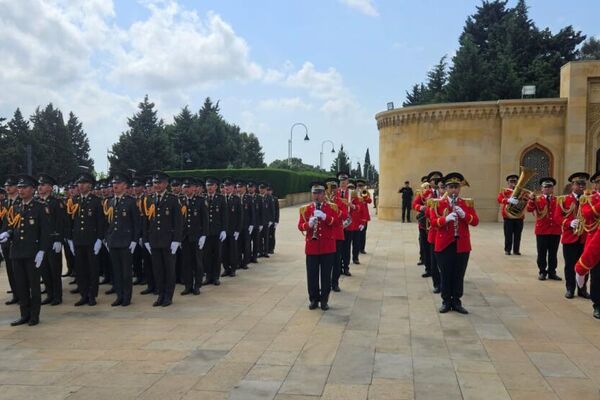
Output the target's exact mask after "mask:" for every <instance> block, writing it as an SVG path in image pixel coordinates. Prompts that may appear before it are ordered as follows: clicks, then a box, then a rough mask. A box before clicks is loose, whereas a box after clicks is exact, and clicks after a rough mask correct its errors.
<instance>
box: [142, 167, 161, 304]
mask: <svg viewBox="0 0 600 400" xmlns="http://www.w3.org/2000/svg"><path fill="white" fill-rule="evenodd" d="M145 189H146V190H145V193H144V195H143V197H142V198H141V204H142V207H143V211H142V215H143V218H142V232H143V231H145V228H146V224H147V223H148V214H149V211H150V210H151V208H152V203H153V198H152V195H153V194H154V187H153V184H152V177H151V176H150V177H148V178H147V179H146V184H145ZM143 242H144V240H143V238H142V243H143ZM143 247H144V248H143V252H142V258H143V261H144V272H145V277H146V283H147V287H146V289H144V290H142V291H141V292H140V294H141V295H146V294H158V291H157V290H156V283H155V280H154V269H153V268H152V254H150V252H149V251H148V248H147V247H146V246H145V244H144V245H143Z"/></svg>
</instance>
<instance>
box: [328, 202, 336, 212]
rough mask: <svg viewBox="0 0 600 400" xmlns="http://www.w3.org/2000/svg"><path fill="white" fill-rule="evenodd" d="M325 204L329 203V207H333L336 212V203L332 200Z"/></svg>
mask: <svg viewBox="0 0 600 400" xmlns="http://www.w3.org/2000/svg"><path fill="white" fill-rule="evenodd" d="M327 204H329V207H331V208H332V209H333V211H335V212H337V210H338V206H337V204H335V203H333V202H327Z"/></svg>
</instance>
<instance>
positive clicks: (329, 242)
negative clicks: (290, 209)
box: [298, 203, 338, 256]
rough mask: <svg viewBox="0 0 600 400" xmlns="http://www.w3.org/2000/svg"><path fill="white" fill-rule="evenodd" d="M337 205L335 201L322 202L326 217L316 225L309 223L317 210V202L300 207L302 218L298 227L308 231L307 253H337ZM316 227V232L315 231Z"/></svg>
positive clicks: (305, 250) (305, 249)
mask: <svg viewBox="0 0 600 400" xmlns="http://www.w3.org/2000/svg"><path fill="white" fill-rule="evenodd" d="M336 208H337V206H336V205H335V204H333V203H321V211H323V212H324V213H325V219H324V220H321V219H319V220H318V223H317V225H316V226H315V227H313V228H311V227H310V225H309V224H308V221H309V220H310V218H311V217H312V216H313V215H314V213H315V210H316V205H315V203H310V204H308V205H306V206H304V207H300V218H299V220H298V229H299V230H300V231H301V232H306V241H305V246H304V252H305V253H306V255H309V256H310V255H320V254H330V253H335V232H334V230H335V223H336V221H337V219H338V213H337V210H336ZM315 229H316V232H315Z"/></svg>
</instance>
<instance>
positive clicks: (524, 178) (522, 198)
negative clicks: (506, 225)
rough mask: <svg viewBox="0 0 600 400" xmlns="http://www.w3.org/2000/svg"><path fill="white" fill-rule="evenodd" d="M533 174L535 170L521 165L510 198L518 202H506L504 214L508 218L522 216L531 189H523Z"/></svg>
mask: <svg viewBox="0 0 600 400" xmlns="http://www.w3.org/2000/svg"><path fill="white" fill-rule="evenodd" d="M534 175H535V171H534V170H532V169H529V168H526V167H523V166H521V174H520V175H519V180H518V181H517V185H516V186H515V188H514V189H513V193H512V196H511V197H512V198H515V199H517V200H519V203H518V204H510V203H509V204H507V205H506V215H507V216H508V217H509V218H512V219H517V218H521V217H522V216H523V213H524V212H525V206H527V201H528V199H527V196H529V195H530V194H531V191H530V190H528V189H525V185H526V184H527V182H529V180H530V179H531V178H533V176H534Z"/></svg>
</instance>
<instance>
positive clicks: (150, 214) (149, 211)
mask: <svg viewBox="0 0 600 400" xmlns="http://www.w3.org/2000/svg"><path fill="white" fill-rule="evenodd" d="M143 205H144V215H145V216H146V218H148V219H152V218H154V215H155V214H156V206H155V205H154V202H153V203H152V204H151V205H150V207H148V197H144V204H143Z"/></svg>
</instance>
